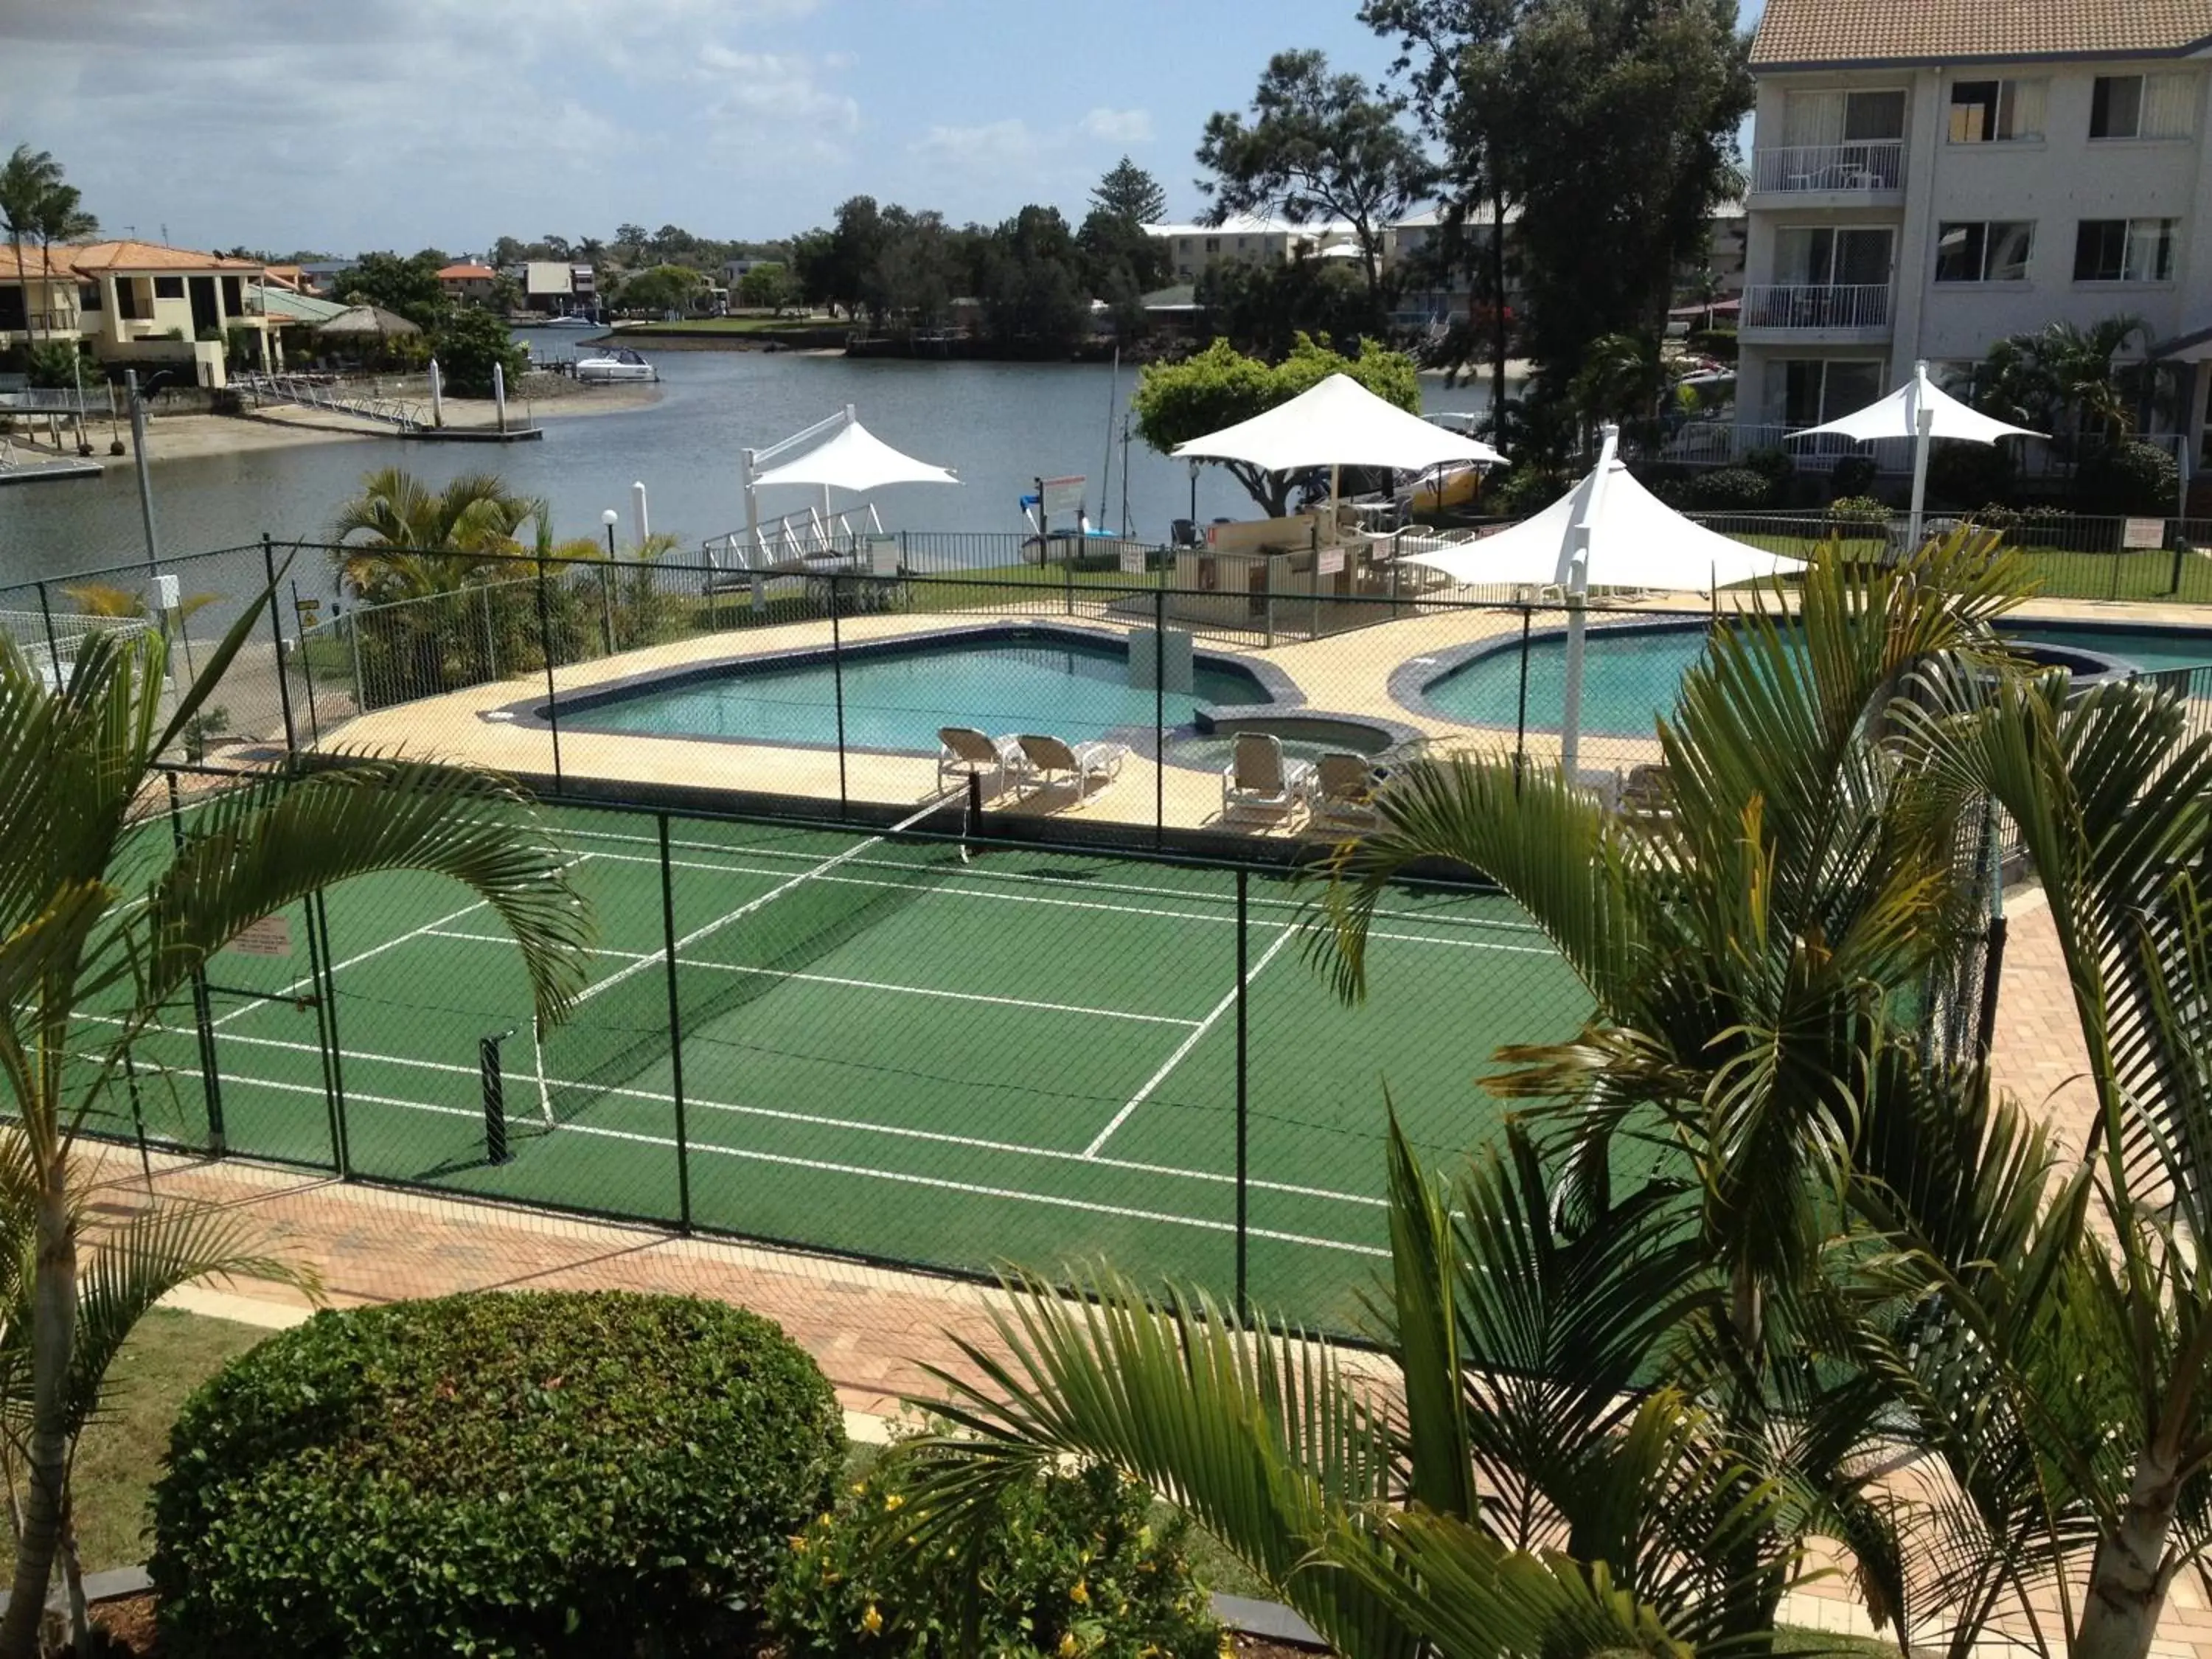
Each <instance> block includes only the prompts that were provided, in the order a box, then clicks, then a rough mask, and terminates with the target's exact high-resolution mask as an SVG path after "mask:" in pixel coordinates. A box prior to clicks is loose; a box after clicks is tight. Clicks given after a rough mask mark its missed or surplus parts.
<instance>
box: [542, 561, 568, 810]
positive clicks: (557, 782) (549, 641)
mask: <svg viewBox="0 0 2212 1659" xmlns="http://www.w3.org/2000/svg"><path fill="white" fill-rule="evenodd" d="M538 648H539V649H540V650H541V651H543V652H544V655H545V724H546V726H548V727H549V728H550V730H551V732H552V733H553V793H555V794H556V795H557V794H559V793H561V791H562V778H561V702H560V699H559V697H558V696H556V695H555V693H554V690H553V612H552V609H551V606H550V602H549V601H548V599H547V597H546V593H545V560H544V556H542V555H541V556H539V558H538Z"/></svg>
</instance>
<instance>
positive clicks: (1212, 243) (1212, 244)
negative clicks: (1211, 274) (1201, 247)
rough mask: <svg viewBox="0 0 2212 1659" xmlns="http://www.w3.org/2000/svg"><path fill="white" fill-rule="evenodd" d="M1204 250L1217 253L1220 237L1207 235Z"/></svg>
mask: <svg viewBox="0 0 2212 1659" xmlns="http://www.w3.org/2000/svg"><path fill="white" fill-rule="evenodd" d="M1206 252H1208V253H1218V252H1221V239H1220V238H1219V237H1218V236H1209V237H1207V238H1206Z"/></svg>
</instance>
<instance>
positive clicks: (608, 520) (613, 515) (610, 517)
mask: <svg viewBox="0 0 2212 1659" xmlns="http://www.w3.org/2000/svg"><path fill="white" fill-rule="evenodd" d="M621 517H622V514H620V513H617V512H616V511H615V510H614V508H612V507H609V508H608V509H607V510H606V511H605V512H604V513H600V514H599V522H600V523H601V524H603V525H605V526H606V527H607V558H608V560H609V561H610V562H612V560H613V558H614V556H615V525H616V523H617V521H618V520H620V519H621Z"/></svg>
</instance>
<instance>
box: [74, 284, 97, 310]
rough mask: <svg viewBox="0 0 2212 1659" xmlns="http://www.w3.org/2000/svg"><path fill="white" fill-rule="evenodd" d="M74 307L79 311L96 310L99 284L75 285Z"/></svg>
mask: <svg viewBox="0 0 2212 1659" xmlns="http://www.w3.org/2000/svg"><path fill="white" fill-rule="evenodd" d="M76 308H77V309H78V310H79V311H98V310H99V309H100V284H99V283H78V284H77V285H76Z"/></svg>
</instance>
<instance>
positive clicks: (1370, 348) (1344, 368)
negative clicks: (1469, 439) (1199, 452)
mask: <svg viewBox="0 0 2212 1659" xmlns="http://www.w3.org/2000/svg"><path fill="white" fill-rule="evenodd" d="M1332 374H1348V375H1350V376H1351V377H1352V379H1353V380H1357V381H1358V382H1359V384H1360V385H1362V386H1365V387H1366V388H1367V389H1368V390H1369V391H1370V392H1373V393H1375V394H1376V396H1377V397H1379V398H1386V399H1388V400H1389V402H1391V403H1394V404H1397V405H1398V407H1399V408H1401V409H1403V410H1409V411H1412V412H1413V413H1419V410H1420V407H1421V383H1420V380H1419V372H1418V371H1417V370H1416V369H1415V368H1414V366H1413V359H1412V358H1410V357H1408V356H1405V354H1404V353H1402V352H1397V351H1389V350H1384V349H1382V348H1380V347H1378V346H1376V344H1375V343H1374V342H1373V341H1371V340H1370V341H1368V342H1366V343H1364V344H1363V345H1362V346H1361V348H1360V352H1359V355H1358V356H1357V357H1346V356H1343V355H1341V354H1340V353H1338V352H1335V351H1332V350H1330V349H1328V347H1327V346H1326V345H1321V344H1316V343H1315V342H1314V341H1312V340H1310V339H1307V338H1305V337H1303V336H1301V337H1299V338H1298V340H1297V342H1296V343H1295V345H1294V347H1293V349H1291V354H1290V356H1287V357H1285V358H1284V359H1283V361H1282V362H1279V363H1269V362H1262V361H1261V359H1259V358H1257V357H1248V356H1245V355H1244V354H1243V352H1240V351H1238V350H1237V349H1235V348H1234V347H1232V346H1231V345H1230V344H1229V343H1228V342H1227V341H1225V340H1216V341H1215V342H1214V343H1212V345H1210V346H1208V347H1207V348H1206V349H1205V350H1204V351H1201V352H1200V353H1198V354H1197V355H1196V356H1192V357H1188V358H1185V359H1184V360H1183V361H1182V362H1179V363H1147V364H1146V365H1145V370H1144V373H1143V374H1142V375H1140V376H1139V379H1138V381H1137V390H1136V394H1135V397H1134V399H1133V407H1134V409H1135V410H1136V412H1137V433H1138V435H1139V437H1141V438H1143V439H1144V441H1146V443H1148V444H1150V445H1151V446H1152V447H1153V448H1154V449H1156V450H1158V451H1159V452H1160V453H1162V454H1163V455H1164V454H1169V453H1172V452H1173V451H1174V449H1175V447H1176V445H1178V444H1182V443H1187V442H1188V441H1190V440H1191V439H1193V438H1197V437H1202V436H1204V435H1206V433H1209V432H1217V431H1218V430H1220V429H1221V428H1223V427H1225V426H1234V425H1235V424H1236V423H1237V422H1239V421H1249V420H1250V419H1251V418H1252V417H1253V416H1255V415H1264V414H1265V413H1267V410H1271V409H1273V408H1274V407H1275V406H1276V405H1277V404H1285V403H1288V402H1289V401H1290V400H1291V398H1295V397H1297V395H1298V394H1299V393H1300V392H1306V391H1310V390H1311V389H1312V388H1313V387H1314V386H1317V385H1319V384H1320V383H1321V382H1322V380H1327V379H1328V377H1329V376H1330V375H1332ZM1222 465H1225V466H1226V467H1227V468H1228V469H1229V472H1230V476H1231V477H1234V478H1235V479H1236V480H1237V483H1241V484H1243V486H1244V488H1245V490H1246V491H1247V492H1248V493H1249V495H1251V497H1252V499H1253V500H1254V501H1257V502H1258V503H1259V504H1260V506H1261V508H1262V509H1263V510H1264V511H1265V512H1266V513H1267V516H1268V517H1269V518H1271V519H1275V518H1280V517H1282V516H1283V514H1284V513H1285V510H1286V508H1287V507H1288V505H1289V502H1290V499H1291V491H1292V490H1293V489H1296V488H1297V483H1298V480H1297V477H1295V476H1294V475H1291V474H1288V473H1270V472H1262V471H1260V470H1259V469H1258V468H1256V467H1254V466H1252V465H1249V464H1248V463H1246V462H1243V461H1225V462H1223V463H1222Z"/></svg>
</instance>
